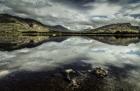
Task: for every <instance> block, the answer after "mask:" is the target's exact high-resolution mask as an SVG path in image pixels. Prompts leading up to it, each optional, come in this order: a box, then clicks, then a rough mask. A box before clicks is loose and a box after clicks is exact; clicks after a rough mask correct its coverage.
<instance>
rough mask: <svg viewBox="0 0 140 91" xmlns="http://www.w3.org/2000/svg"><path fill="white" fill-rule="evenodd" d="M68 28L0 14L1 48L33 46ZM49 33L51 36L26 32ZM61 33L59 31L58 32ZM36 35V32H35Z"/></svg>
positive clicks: (10, 48)
mask: <svg viewBox="0 0 140 91" xmlns="http://www.w3.org/2000/svg"><path fill="white" fill-rule="evenodd" d="M58 30H59V31H60V30H62V31H65V30H67V31H68V29H66V28H64V27H62V26H60V25H59V26H54V27H53V26H48V25H43V24H42V23H40V22H38V21H35V20H33V19H28V18H20V17H17V16H12V15H8V14H1V15H0V50H13V49H19V48H24V47H33V46H37V45H39V44H41V43H44V42H45V41H47V40H48V39H49V38H50V37H53V36H55V35H53V33H56V32H57V31H58ZM25 32H26V33H29V34H32V33H33V34H34V33H37V32H41V33H42V32H43V33H47V34H49V35H50V36H47V35H46V36H29V35H27V36H26V35H24V33H25ZM57 33H59V32H57ZM35 35H36V34H35Z"/></svg>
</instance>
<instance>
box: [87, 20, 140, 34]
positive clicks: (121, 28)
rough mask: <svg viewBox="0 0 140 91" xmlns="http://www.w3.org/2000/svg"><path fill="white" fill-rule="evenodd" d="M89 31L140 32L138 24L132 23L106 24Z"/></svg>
mask: <svg viewBox="0 0 140 91" xmlns="http://www.w3.org/2000/svg"><path fill="white" fill-rule="evenodd" d="M88 32H89V33H118V34H119V33H120V34H121V33H139V32H140V28H139V27H138V26H132V25H131V24H130V23H118V24H111V25H106V26H103V27H99V28H96V29H92V30H88Z"/></svg>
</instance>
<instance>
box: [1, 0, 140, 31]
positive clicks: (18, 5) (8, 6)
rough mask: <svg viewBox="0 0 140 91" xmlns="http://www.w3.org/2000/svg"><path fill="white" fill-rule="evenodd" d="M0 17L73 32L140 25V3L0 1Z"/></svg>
mask: <svg viewBox="0 0 140 91" xmlns="http://www.w3.org/2000/svg"><path fill="white" fill-rule="evenodd" d="M0 13H8V14H12V15H17V16H21V17H29V18H33V19H36V20H38V21H40V22H42V23H44V24H47V25H62V26H65V27H67V28H69V29H72V30H75V31H79V30H82V29H86V28H96V27H99V26H103V25H107V24H111V23H122V22H125V23H126V22H128V23H132V24H135V25H140V1H139V0H0Z"/></svg>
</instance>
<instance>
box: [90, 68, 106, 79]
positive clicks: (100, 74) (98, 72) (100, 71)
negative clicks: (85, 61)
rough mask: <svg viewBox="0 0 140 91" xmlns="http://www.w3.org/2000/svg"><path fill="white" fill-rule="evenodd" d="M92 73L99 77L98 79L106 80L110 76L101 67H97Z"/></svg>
mask: <svg viewBox="0 0 140 91" xmlns="http://www.w3.org/2000/svg"><path fill="white" fill-rule="evenodd" d="M92 73H93V74H94V75H95V76H96V77H97V78H104V77H106V76H108V71H107V70H105V69H103V68H101V67H96V68H95V69H94V70H93V71H92Z"/></svg>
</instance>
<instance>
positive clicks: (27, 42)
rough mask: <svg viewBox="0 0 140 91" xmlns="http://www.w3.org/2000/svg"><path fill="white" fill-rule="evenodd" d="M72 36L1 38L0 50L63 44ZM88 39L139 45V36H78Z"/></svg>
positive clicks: (112, 43)
mask: <svg viewBox="0 0 140 91" xmlns="http://www.w3.org/2000/svg"><path fill="white" fill-rule="evenodd" d="M69 37H72V36H55V35H54V36H53V35H50V36H49V35H48V36H46V35H45V36H40V35H34V34H31V35H26V34H25V35H19V36H12V35H9V36H8V35H7V36H0V50H7V51H10V50H15V49H21V48H26V47H27V48H32V47H36V46H38V45H40V44H42V43H45V42H51V41H54V42H62V41H64V40H66V39H67V38H69ZM78 37H83V38H86V39H93V40H97V41H100V42H103V43H107V44H111V45H124V46H126V45H129V44H131V43H138V42H139V41H140V37H139V36H113V35H112V36H95V35H94V36H92V35H91V36H90V35H89V36H78Z"/></svg>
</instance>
